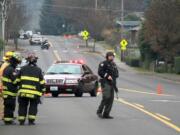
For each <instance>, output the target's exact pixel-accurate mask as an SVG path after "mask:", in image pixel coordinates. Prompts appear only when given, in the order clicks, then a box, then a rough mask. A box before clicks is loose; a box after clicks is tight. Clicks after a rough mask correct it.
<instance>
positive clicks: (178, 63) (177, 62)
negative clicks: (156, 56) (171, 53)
mask: <svg viewBox="0 0 180 135" xmlns="http://www.w3.org/2000/svg"><path fill="white" fill-rule="evenodd" d="M174 68H175V73H176V74H180V56H179V57H175V59H174Z"/></svg>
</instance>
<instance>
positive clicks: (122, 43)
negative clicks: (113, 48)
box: [120, 39, 128, 51]
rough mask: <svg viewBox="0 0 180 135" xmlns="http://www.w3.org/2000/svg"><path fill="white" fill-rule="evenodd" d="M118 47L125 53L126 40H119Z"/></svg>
mask: <svg viewBox="0 0 180 135" xmlns="http://www.w3.org/2000/svg"><path fill="white" fill-rule="evenodd" d="M120 45H121V50H123V51H125V50H126V49H127V48H126V46H127V45H128V42H127V40H126V39H123V40H121V42H120Z"/></svg>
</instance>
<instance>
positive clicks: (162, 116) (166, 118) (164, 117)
mask: <svg viewBox="0 0 180 135" xmlns="http://www.w3.org/2000/svg"><path fill="white" fill-rule="evenodd" d="M156 115H157V116H159V117H161V118H163V119H165V120H168V121H170V120H171V119H170V118H168V117H166V116H164V115H162V114H159V113H156Z"/></svg>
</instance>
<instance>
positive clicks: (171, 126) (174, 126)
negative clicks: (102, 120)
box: [116, 99, 180, 132]
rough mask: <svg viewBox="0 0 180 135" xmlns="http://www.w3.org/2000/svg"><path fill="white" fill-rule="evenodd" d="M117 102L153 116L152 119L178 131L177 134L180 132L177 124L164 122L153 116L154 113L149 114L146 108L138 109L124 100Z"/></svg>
mask: <svg viewBox="0 0 180 135" xmlns="http://www.w3.org/2000/svg"><path fill="white" fill-rule="evenodd" d="M116 101H118V102H120V103H123V104H125V105H128V106H130V107H132V108H135V109H137V110H139V111H141V112H143V113H145V114H147V115H149V116H151V117H152V118H154V119H156V120H158V121H160V122H162V123H164V124H165V125H167V126H168V127H170V128H172V129H174V130H176V131H177V132H180V127H178V126H176V125H175V124H173V123H171V122H169V121H167V120H164V119H163V118H161V117H159V116H157V115H155V114H153V113H152V112H149V111H147V110H145V109H144V108H141V107H138V106H136V105H134V104H132V103H129V102H127V101H125V100H123V99H118V100H116Z"/></svg>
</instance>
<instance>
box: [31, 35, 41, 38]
mask: <svg viewBox="0 0 180 135" xmlns="http://www.w3.org/2000/svg"><path fill="white" fill-rule="evenodd" d="M32 38H42V37H41V36H39V35H33V36H32Z"/></svg>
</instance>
